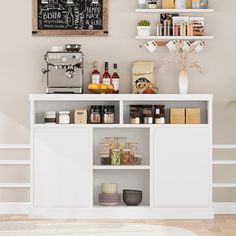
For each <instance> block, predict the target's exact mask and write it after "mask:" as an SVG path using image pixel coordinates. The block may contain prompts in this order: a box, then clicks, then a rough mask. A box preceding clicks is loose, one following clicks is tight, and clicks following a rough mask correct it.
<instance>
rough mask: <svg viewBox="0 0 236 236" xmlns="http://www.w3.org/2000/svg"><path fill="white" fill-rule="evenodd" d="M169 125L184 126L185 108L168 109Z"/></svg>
mask: <svg viewBox="0 0 236 236" xmlns="http://www.w3.org/2000/svg"><path fill="white" fill-rule="evenodd" d="M170 124H185V108H171V109H170Z"/></svg>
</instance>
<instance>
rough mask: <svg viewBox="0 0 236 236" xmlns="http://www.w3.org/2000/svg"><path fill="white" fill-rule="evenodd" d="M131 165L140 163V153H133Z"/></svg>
mask: <svg viewBox="0 0 236 236" xmlns="http://www.w3.org/2000/svg"><path fill="white" fill-rule="evenodd" d="M133 165H142V155H141V154H135V155H134V161H133Z"/></svg>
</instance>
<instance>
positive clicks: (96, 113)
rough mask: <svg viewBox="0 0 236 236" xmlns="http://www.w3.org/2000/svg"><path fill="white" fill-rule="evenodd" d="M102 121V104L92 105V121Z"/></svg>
mask: <svg viewBox="0 0 236 236" xmlns="http://www.w3.org/2000/svg"><path fill="white" fill-rule="evenodd" d="M101 122H102V106H91V109H90V123H91V124H100V123H101Z"/></svg>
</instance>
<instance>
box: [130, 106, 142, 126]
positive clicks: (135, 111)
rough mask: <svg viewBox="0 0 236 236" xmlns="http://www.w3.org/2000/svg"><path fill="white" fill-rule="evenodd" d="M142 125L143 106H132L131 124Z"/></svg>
mask: <svg viewBox="0 0 236 236" xmlns="http://www.w3.org/2000/svg"><path fill="white" fill-rule="evenodd" d="M140 123H141V106H140V105H130V124H140Z"/></svg>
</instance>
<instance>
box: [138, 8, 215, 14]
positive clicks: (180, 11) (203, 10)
mask: <svg viewBox="0 0 236 236" xmlns="http://www.w3.org/2000/svg"><path fill="white" fill-rule="evenodd" d="M135 12H137V13H189V14H190V13H201V14H202V13H213V12H214V9H163V8H159V9H158V8H156V9H139V8H137V9H135Z"/></svg>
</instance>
